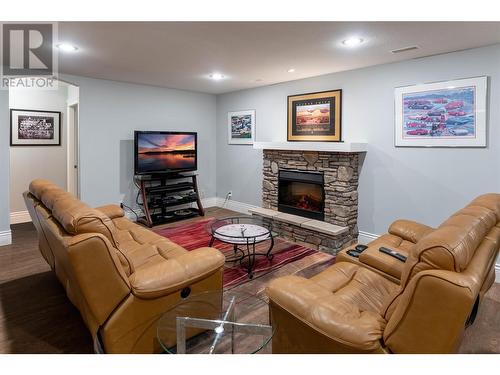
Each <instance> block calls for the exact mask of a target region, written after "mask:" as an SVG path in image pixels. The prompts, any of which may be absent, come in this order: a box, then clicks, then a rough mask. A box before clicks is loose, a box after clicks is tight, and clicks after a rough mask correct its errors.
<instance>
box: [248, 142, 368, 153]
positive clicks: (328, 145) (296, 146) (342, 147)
mask: <svg viewBox="0 0 500 375" xmlns="http://www.w3.org/2000/svg"><path fill="white" fill-rule="evenodd" d="M253 148H255V149H259V150H291V151H321V152H345V153H355V152H366V151H368V143H365V142H254V143H253Z"/></svg>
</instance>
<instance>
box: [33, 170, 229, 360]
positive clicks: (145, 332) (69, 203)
mask: <svg viewBox="0 0 500 375" xmlns="http://www.w3.org/2000/svg"><path fill="white" fill-rule="evenodd" d="M24 198H25V201H26V205H27V207H28V210H29V212H30V215H31V218H32V220H33V223H34V225H35V227H36V229H37V233H38V239H39V248H40V252H41V253H42V255H43V257H44V258H45V259H46V260H47V263H49V265H50V266H51V267H52V269H53V270H54V271H55V274H56V276H57V277H58V279H59V280H60V282H61V284H62V285H63V286H64V288H65V289H66V293H67V295H68V297H69V299H70V300H71V302H72V303H73V304H74V305H75V306H76V307H77V308H78V309H79V310H80V313H81V315H82V317H83V320H84V321H85V324H86V325H87V327H88V328H89V331H90V333H91V334H92V336H93V338H94V339H95V340H96V341H97V340H99V342H100V344H101V346H103V347H104V350H105V352H107V353H153V352H159V351H160V346H159V344H158V342H157V340H156V321H157V320H158V319H159V318H160V317H161V315H162V313H164V312H165V311H167V310H169V309H170V308H171V307H172V306H173V305H175V304H176V303H178V302H179V301H180V300H181V299H182V298H183V296H185V294H188V293H201V292H204V291H209V290H222V272H223V266H224V261H225V259H224V255H222V253H220V252H219V251H218V250H217V249H214V248H208V247H205V248H200V249H196V250H193V251H190V252H188V251H187V250H185V249H184V248H182V247H181V246H179V245H177V244H175V243H173V242H172V241H170V240H168V239H166V238H164V237H161V236H159V235H157V234H155V233H153V232H151V231H150V230H148V229H146V228H143V227H141V226H139V225H137V224H135V223H133V222H131V221H129V220H128V219H126V218H125V217H124V212H123V210H122V209H121V208H120V207H118V206H116V205H107V206H103V207H99V208H97V209H92V208H90V207H88V206H87V205H86V204H85V203H83V202H81V201H79V200H78V199H76V198H75V197H73V196H72V195H71V194H69V193H67V192H65V191H64V190H62V189H60V188H59V187H57V186H56V185H54V184H53V183H51V182H50V181H46V180H34V181H33V182H32V183H31V184H30V187H29V191H27V192H25V193H24ZM181 292H182V293H181ZM181 294H182V295H181ZM221 295H222V294H221ZM211 302H213V301H211Z"/></svg>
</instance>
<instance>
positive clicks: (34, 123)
mask: <svg viewBox="0 0 500 375" xmlns="http://www.w3.org/2000/svg"><path fill="white" fill-rule="evenodd" d="M10 145H11V146H60V145H61V112H54V111H36V110H30V109H11V110H10Z"/></svg>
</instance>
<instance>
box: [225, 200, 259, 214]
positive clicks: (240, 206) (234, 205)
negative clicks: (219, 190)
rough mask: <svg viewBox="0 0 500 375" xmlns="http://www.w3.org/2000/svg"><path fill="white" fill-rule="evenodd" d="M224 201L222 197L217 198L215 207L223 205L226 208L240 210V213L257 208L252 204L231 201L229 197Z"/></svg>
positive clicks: (246, 212)
mask: <svg viewBox="0 0 500 375" xmlns="http://www.w3.org/2000/svg"><path fill="white" fill-rule="evenodd" d="M224 202H225V199H224V198H217V207H224V208H227V209H228V210H231V211H236V212H240V213H242V214H248V213H249V212H248V210H250V209H252V208H257V206H254V205H252V204H248V203H243V202H238V201H233V200H231V199H228V200H227V201H226V202H225V204H224Z"/></svg>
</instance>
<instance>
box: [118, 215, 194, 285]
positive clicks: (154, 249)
mask: <svg viewBox="0 0 500 375" xmlns="http://www.w3.org/2000/svg"><path fill="white" fill-rule="evenodd" d="M113 224H114V225H115V227H116V228H117V230H116V231H115V238H116V239H117V241H116V242H117V246H116V247H117V250H118V251H119V253H120V254H119V257H120V260H122V258H123V259H124V262H123V263H126V264H125V269H126V272H127V274H128V275H129V276H130V275H131V274H133V273H134V272H136V271H137V270H139V269H140V268H141V267H143V266H144V265H147V264H149V263H151V262H156V261H162V260H167V259H173V258H176V257H179V256H182V255H184V254H186V253H187V252H188V251H187V250H186V249H184V248H183V247H182V246H179V245H177V244H176V243H174V242H172V241H170V240H169V239H168V238H165V237H162V236H160V235H159V234H156V233H154V232H152V231H150V230H148V229H146V228H143V227H141V226H140V225H138V224H136V223H133V222H131V221H130V220H128V219H125V218H123V217H118V218H116V219H113Z"/></svg>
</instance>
